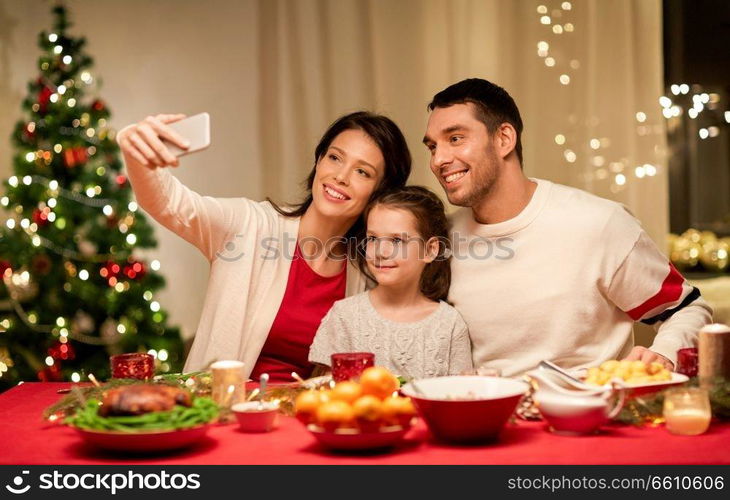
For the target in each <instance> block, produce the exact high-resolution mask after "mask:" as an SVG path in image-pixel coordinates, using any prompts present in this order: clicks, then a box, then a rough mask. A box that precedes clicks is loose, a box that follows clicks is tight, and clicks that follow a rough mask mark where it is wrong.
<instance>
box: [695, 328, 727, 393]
mask: <svg viewBox="0 0 730 500" xmlns="http://www.w3.org/2000/svg"><path fill="white" fill-rule="evenodd" d="M699 337H700V339H699V349H698V351H699V365H700V366H699V378H700V385H702V387H706V388H709V387H710V386H711V385H712V382H713V380H714V379H715V378H716V377H726V378H730V327H729V326H727V325H721V324H718V323H716V324H712V325H705V326H704V327H702V329H701V330H700V334H699Z"/></svg>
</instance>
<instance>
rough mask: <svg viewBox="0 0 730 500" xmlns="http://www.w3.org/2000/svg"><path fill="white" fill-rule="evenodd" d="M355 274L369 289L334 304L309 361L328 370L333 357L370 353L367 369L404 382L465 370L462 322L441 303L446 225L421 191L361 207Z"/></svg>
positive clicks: (447, 273) (437, 205)
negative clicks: (366, 280)
mask: <svg viewBox="0 0 730 500" xmlns="http://www.w3.org/2000/svg"><path fill="white" fill-rule="evenodd" d="M363 217H364V219H365V221H366V228H367V233H366V238H365V240H364V242H363V248H361V250H362V251H360V252H358V261H359V262H358V263H359V265H360V269H361V270H362V271H363V273H365V274H366V275H367V276H368V277H369V278H371V279H372V280H373V281H375V282H376V283H377V285H376V286H375V288H373V289H372V290H370V291H366V292H363V293H361V294H358V295H354V296H352V297H349V298H346V299H343V300H339V301H337V302H335V303H334V305H333V306H332V308H331V309H330V310H329V312H328V313H327V315H326V316H325V317H324V318H323V319H322V323H321V324H320V326H319V329H318V330H317V334H316V336H315V337H314V342H313V343H312V346H311V348H310V350H309V361H310V362H312V363H318V364H320V365H325V366H330V363H331V361H330V355H331V354H333V353H336V352H361V351H365V352H372V353H375V364H376V365H378V366H384V367H386V368H388V369H389V370H391V371H392V372H393V373H396V374H398V375H403V376H405V377H407V378H426V377H437V376H442V375H458V374H460V373H462V372H469V371H471V370H472V360H471V344H470V342H469V332H468V330H467V326H466V324H465V323H464V320H463V319H462V317H461V316H460V315H459V313H458V312H457V311H456V309H454V308H453V307H452V306H450V305H449V304H447V303H446V302H445V300H446V296H447V295H448V292H449V286H450V285H451V267H450V266H451V264H450V248H451V244H450V240H449V234H448V221H447V219H446V214H445V213H444V205H443V203H442V202H441V200H440V199H439V198H438V197H437V196H436V195H435V194H433V193H432V192H431V191H429V190H428V189H426V188H423V187H420V186H407V187H405V188H401V189H399V190H397V191H391V192H389V193H386V194H384V195H382V196H380V197H379V198H377V199H376V200H374V201H372V202H371V203H370V205H369V206H368V207H367V208H366V209H365V212H364V214H363Z"/></svg>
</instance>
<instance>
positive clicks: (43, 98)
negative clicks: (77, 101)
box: [38, 86, 53, 114]
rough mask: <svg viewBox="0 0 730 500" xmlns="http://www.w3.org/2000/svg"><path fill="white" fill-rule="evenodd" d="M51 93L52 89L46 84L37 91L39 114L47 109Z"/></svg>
mask: <svg viewBox="0 0 730 500" xmlns="http://www.w3.org/2000/svg"><path fill="white" fill-rule="evenodd" d="M52 94H53V91H52V90H51V89H49V88H48V87H46V86H44V87H43V88H42V89H41V91H40V92H39V93H38V106H39V109H38V110H39V111H40V112H41V114H45V113H46V111H48V103H49V101H50V99H51V95H52Z"/></svg>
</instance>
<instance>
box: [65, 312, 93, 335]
mask: <svg viewBox="0 0 730 500" xmlns="http://www.w3.org/2000/svg"><path fill="white" fill-rule="evenodd" d="M94 328H96V323H94V318H92V317H91V316H89V314H87V313H86V312H84V311H78V312H77V313H76V315H75V316H74V318H73V320H71V332H72V333H81V334H84V335H85V334H87V333H91V332H93V331H94Z"/></svg>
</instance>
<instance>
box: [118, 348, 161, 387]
mask: <svg viewBox="0 0 730 500" xmlns="http://www.w3.org/2000/svg"><path fill="white" fill-rule="evenodd" d="M110 363H111V368H112V378H136V379H139V380H148V379H151V378H152V377H153V376H154V374H155V358H154V356H152V355H151V354H146V353H143V352H130V353H126V354H116V355H114V356H112V357H111V358H110Z"/></svg>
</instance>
